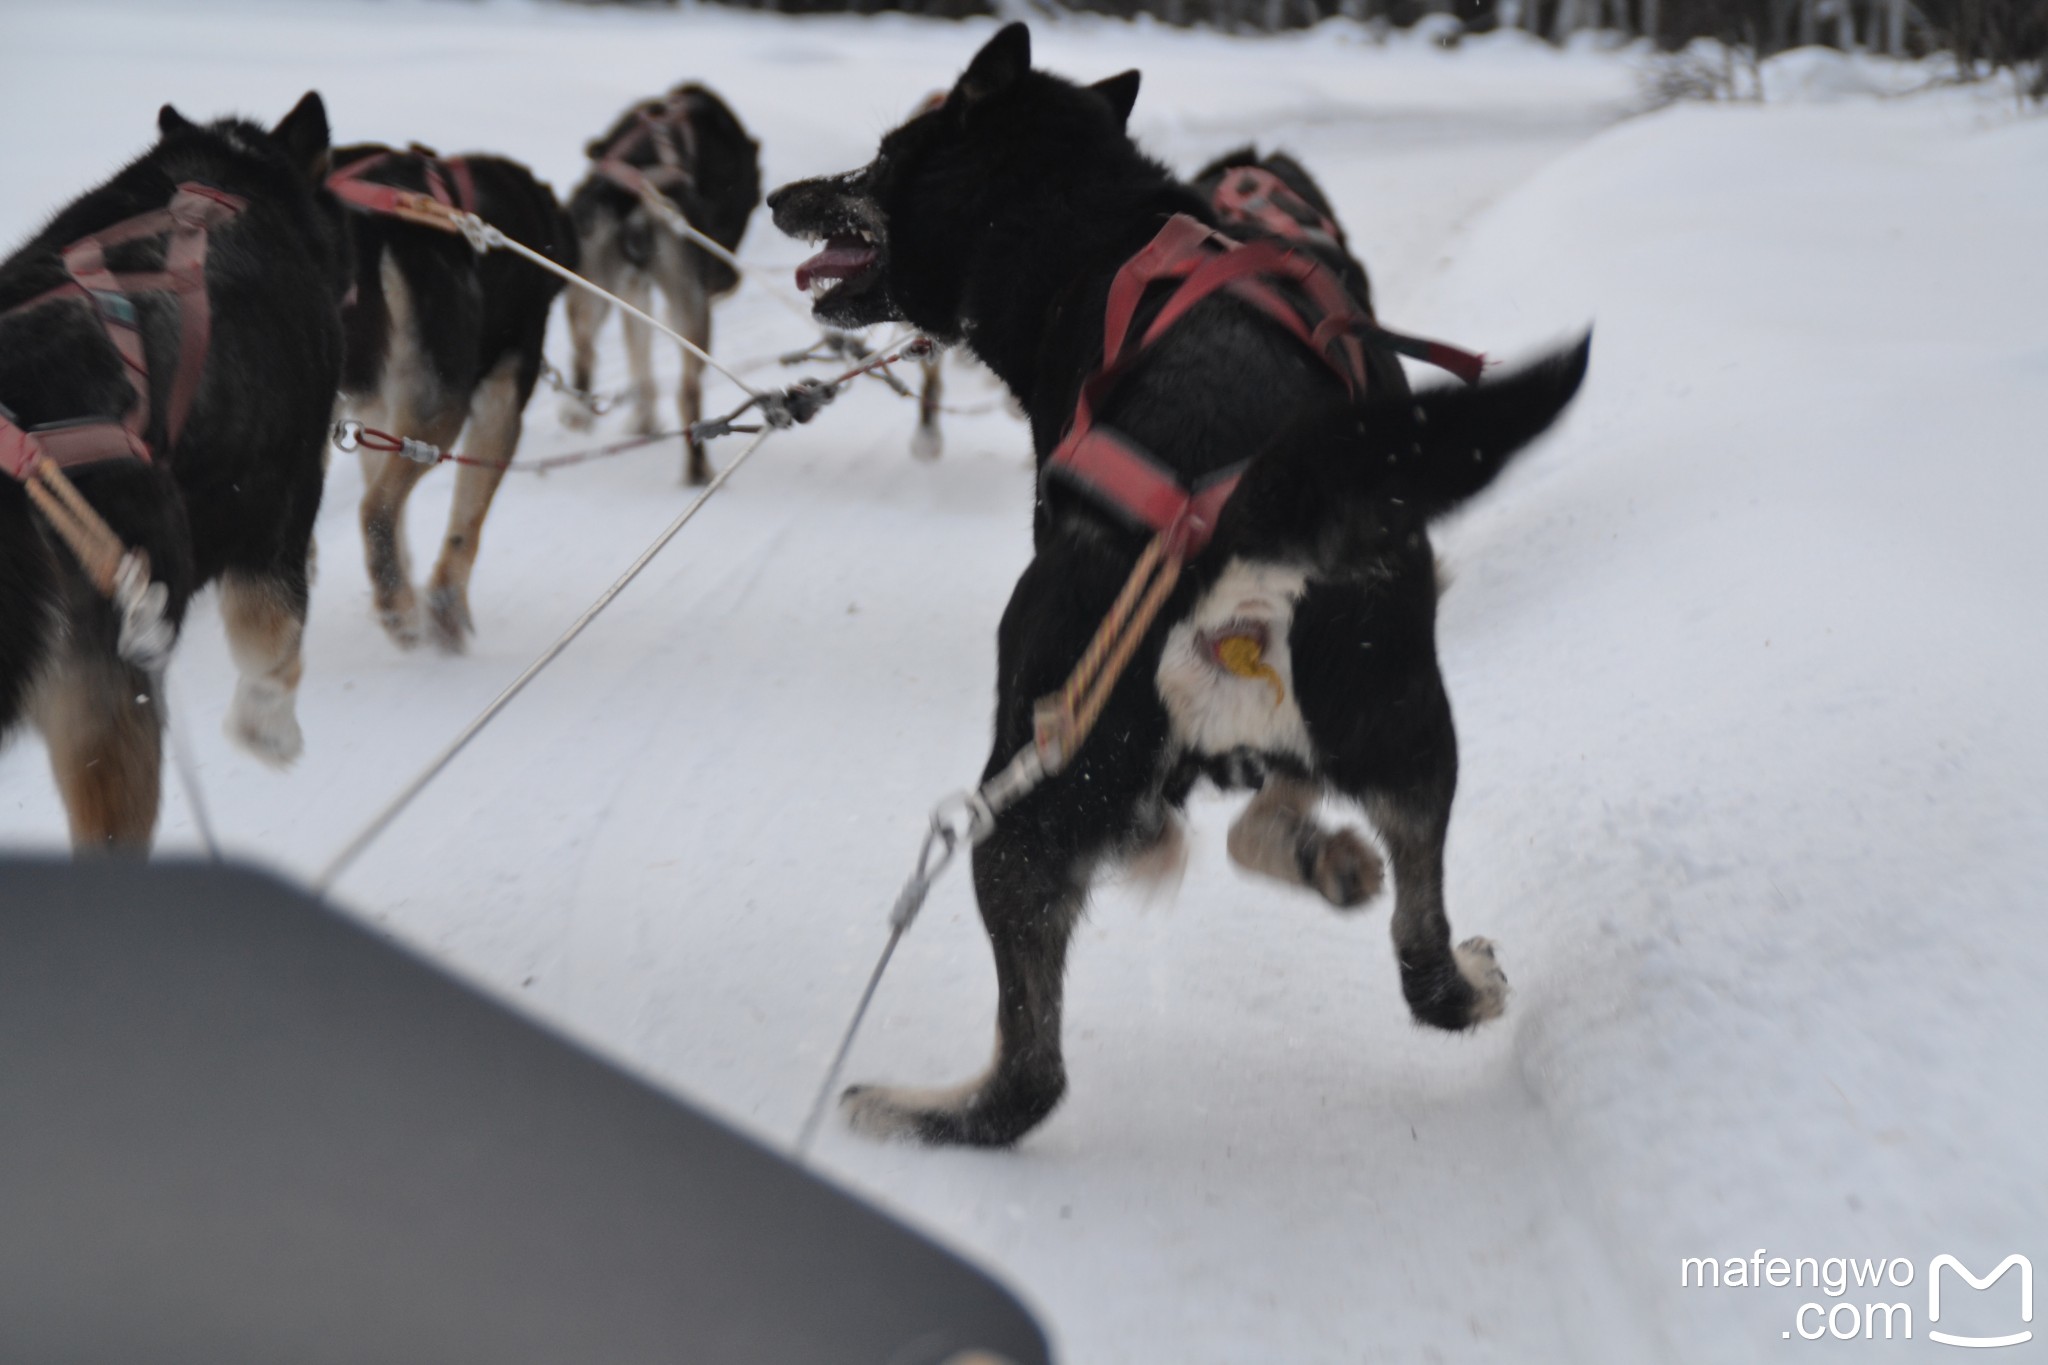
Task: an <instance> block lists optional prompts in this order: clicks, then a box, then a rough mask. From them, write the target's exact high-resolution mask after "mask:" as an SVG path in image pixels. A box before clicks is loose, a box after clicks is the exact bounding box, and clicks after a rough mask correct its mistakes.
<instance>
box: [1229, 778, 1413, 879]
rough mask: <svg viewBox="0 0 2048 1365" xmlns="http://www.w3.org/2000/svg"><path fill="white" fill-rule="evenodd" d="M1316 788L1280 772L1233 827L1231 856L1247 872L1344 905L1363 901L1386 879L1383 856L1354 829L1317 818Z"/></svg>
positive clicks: (1246, 808)
mask: <svg viewBox="0 0 2048 1365" xmlns="http://www.w3.org/2000/svg"><path fill="white" fill-rule="evenodd" d="M1315 800H1316V790H1315V788H1314V787H1312V786H1310V785H1309V784H1308V783H1306V782H1301V781H1297V780H1295V779H1294V778H1290V777H1281V776H1278V775H1275V776H1271V777H1268V778H1267V779H1266V784H1265V785H1264V786H1263V787H1261V788H1259V791H1258V794H1257V795H1256V796H1254V797H1252V799H1251V802H1250V804H1248V805H1247V806H1246V807H1245V808H1244V813H1243V814H1242V815H1240V816H1238V818H1237V820H1236V822H1235V823H1233V824H1232V825H1231V827H1230V844H1229V849H1230V860H1231V861H1232V862H1234V863H1236V864H1237V865H1238V866H1239V867H1241V868H1243V869H1244V870H1245V871H1247V872H1256V873H1258V874H1260V875H1261V876H1266V877H1272V878H1274V879H1275V880H1277V881H1282V882H1286V883H1287V884H1288V885H1290V886H1305V887H1308V888H1310V889H1312V890H1314V891H1315V892H1316V893H1317V894H1318V895H1320V896H1321V897H1322V898H1323V899H1324V900H1326V901H1328V902H1329V903H1330V904H1331V905H1334V906H1336V907H1337V908H1338V909H1340V910H1348V909H1352V908H1354V907H1356V906H1360V905H1363V904H1365V902H1366V901H1368V900H1371V899H1372V898H1373V897H1374V896H1376V895H1378V894H1379V890H1380V887H1381V886H1382V885H1384V884H1385V881H1386V874H1385V869H1384V867H1383V866H1382V865H1381V863H1380V858H1379V855H1378V854H1377V853H1375V852H1373V849H1372V846H1371V845H1370V844H1368V843H1367V842H1366V841H1365V838H1364V836H1362V835H1360V834H1359V833H1358V832H1357V831H1356V830H1350V829H1340V830H1337V831H1336V832H1334V833H1332V832H1330V831H1328V830H1325V829H1323V828H1322V827H1321V826H1320V825H1318V824H1317V823H1316V821H1315V817H1314V814H1313V812H1314V809H1315Z"/></svg>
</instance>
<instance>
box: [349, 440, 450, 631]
mask: <svg viewBox="0 0 2048 1365" xmlns="http://www.w3.org/2000/svg"><path fill="white" fill-rule="evenodd" d="M395 429H396V430H398V431H399V432H401V433H405V434H412V433H414V432H416V433H417V434H418V436H419V439H421V440H423V441H426V442H428V443H429V444H430V445H436V446H439V447H441V448H442V449H444V450H445V449H447V448H448V447H449V446H451V445H453V444H454V443H455V437H456V435H457V434H458V433H460V432H461V430H462V414H461V412H460V411H459V410H458V411H457V412H455V413H454V414H452V415H446V416H442V417H440V418H438V419H436V420H433V421H430V422H423V423H420V424H418V425H417V426H415V425H412V424H409V423H408V424H401V425H398V426H397V427H396V428H395ZM371 465H372V461H371V459H370V458H369V457H368V456H365V457H364V460H363V468H364V473H365V482H366V484H367V485H368V486H367V487H366V488H365V489H364V490H363V505H362V523H363V559H364V562H365V564H366V565H367V566H368V568H369V571H370V593H371V597H372V599H373V601H374V603H375V606H376V610H377V620H378V621H379V623H381V624H382V625H383V627H384V632H385V633H386V634H387V635H389V636H390V637H391V638H392V639H393V640H394V641H395V642H397V644H398V646H399V647H400V648H401V649H411V648H412V647H413V646H414V645H416V644H418V643H419V642H420V613H419V599H418V597H417V595H416V594H415V593H414V592H413V588H412V554H411V551H410V550H409V549H408V548H407V546H406V540H405V502H406V499H407V498H409V497H411V496H412V490H413V487H414V486H415V485H416V484H418V483H419V481H420V479H421V478H422V477H423V476H425V474H426V472H427V470H428V469H429V468H430V467H431V466H428V465H424V464H420V463H418V462H417V461H414V460H408V459H405V458H403V457H402V456H398V455H386V456H384V457H383V463H382V464H381V465H378V466H377V467H376V470H375V473H374V474H371V473H370V469H371Z"/></svg>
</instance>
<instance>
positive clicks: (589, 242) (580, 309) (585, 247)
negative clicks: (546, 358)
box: [561, 216, 619, 431]
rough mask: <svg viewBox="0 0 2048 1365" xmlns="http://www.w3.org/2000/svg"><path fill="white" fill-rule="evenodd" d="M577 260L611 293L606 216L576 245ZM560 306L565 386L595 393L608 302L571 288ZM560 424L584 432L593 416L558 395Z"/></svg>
mask: <svg viewBox="0 0 2048 1365" xmlns="http://www.w3.org/2000/svg"><path fill="white" fill-rule="evenodd" d="M578 247H579V252H580V254H579V259H580V260H581V261H582V262H583V270H584V275H585V277H586V278H588V279H589V280H590V282H591V283H592V284H595V285H596V286H597V287H598V288H600V289H609V290H611V291H612V292H613V293H617V292H618V290H617V289H616V288H615V287H614V286H615V285H616V284H617V281H618V273H619V256H618V228H617V226H616V224H614V223H613V222H612V221H611V219H610V218H609V217H608V216H600V218H599V221H598V223H597V224H596V226H594V227H593V228H592V229H591V231H590V232H589V233H588V234H587V235H585V236H584V238H583V239H582V241H581V242H579V243H578ZM563 307H564V309H565V310H566V311H567V313H568V315H569V345H570V351H571V357H572V358H571V360H570V365H569V383H570V384H571V385H572V386H573V387H575V388H578V389H580V390H582V391H583V392H584V393H591V392H594V390H595V384H596V380H597V336H598V333H599V332H600V331H602V330H603V328H604V320H605V318H606V317H608V316H610V314H611V311H612V305H611V302H610V300H608V299H604V298H600V297H599V296H597V295H596V294H593V293H591V292H590V291H589V290H587V289H571V290H569V291H568V292H567V294H566V295H565V296H564V298H563ZM561 416H562V425H563V426H565V427H567V428H569V429H570V430H571V431H588V430H590V428H591V427H592V426H593V425H595V424H596V421H597V414H595V413H593V412H592V411H591V410H590V409H589V408H588V407H586V406H585V405H584V404H583V403H582V402H580V401H579V400H578V399H577V398H575V397H574V396H573V395H571V394H566V393H565V394H563V395H562V403H561Z"/></svg>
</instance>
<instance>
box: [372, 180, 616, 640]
mask: <svg viewBox="0 0 2048 1365" xmlns="http://www.w3.org/2000/svg"><path fill="white" fill-rule="evenodd" d="M378 153H389V154H390V155H389V158H388V159H387V160H385V161H383V162H382V163H380V164H379V165H378V166H376V167H375V168H374V169H373V170H371V171H370V172H369V173H368V174H367V175H366V176H365V177H364V178H365V179H366V180H369V181H371V182H374V183H377V184H385V185H395V186H398V187H399V188H401V189H409V190H424V189H425V188H426V187H427V184H428V178H427V165H426V157H427V156H429V155H431V153H427V152H425V151H424V150H416V151H409V152H394V151H392V149H390V148H388V147H381V146H376V145H371V144H361V145H357V146H351V147H343V148H337V149H336V151H335V154H334V160H335V165H336V166H338V167H341V168H343V169H346V168H347V167H348V166H349V165H351V164H353V163H355V162H357V161H360V160H362V159H363V158H365V157H368V156H372V155H375V154H378ZM462 159H463V160H464V161H465V162H467V163H468V167H469V173H470V177H471V180H472V182H473V184H474V186H475V191H476V198H477V203H476V205H475V211H476V213H477V214H478V215H479V216H480V217H482V218H483V219H484V221H486V222H488V223H490V224H492V225H493V226H495V227H497V228H499V229H500V230H502V231H503V232H504V233H505V235H506V236H508V237H510V238H512V239H513V240H514V241H516V242H519V243H521V244H523V245H525V246H528V247H531V248H532V249H534V250H535V251H538V252H540V253H541V254H542V255H545V256H546V257H548V258H549V259H550V260H552V261H555V262H556V263H557V264H560V265H563V266H566V267H568V268H570V269H574V268H575V266H576V260H577V256H576V235H575V232H574V230H573V228H572V227H571V225H570V222H569V217H568V215H567V214H566V213H564V212H563V210H562V207H561V205H560V204H559V203H558V202H556V199H555V194H554V191H553V190H551V189H549V188H548V186H547V185H545V184H544V183H542V182H541V181H539V180H537V179H535V178H534V175H533V173H532V172H531V171H529V170H527V169H526V168H525V167H524V166H522V165H520V164H519V163H518V162H515V161H509V160H506V159H505V158H503V157H497V156H488V155H470V156H465V157H463V158H462ZM348 217H349V235H350V237H351V239H352V252H351V258H352V262H353V273H354V285H355V294H354V299H353V301H352V302H351V303H350V304H349V306H348V307H347V308H346V309H345V310H344V311H343V315H342V316H343V324H344V327H345V329H346V332H347V337H348V359H347V363H346V365H345V366H344V368H343V372H342V384H341V390H342V407H343V410H344V411H346V412H348V413H349V414H350V415H352V416H356V417H359V418H361V419H362V420H363V421H364V422H366V423H367V424H368V425H370V426H373V427H376V428H378V429H380V430H384V431H389V432H391V433H393V434H395V435H399V436H410V437H414V438H416V439H419V440H423V441H426V442H429V443H430V444H433V445H436V446H440V447H442V448H443V449H449V448H452V447H453V446H454V445H455V439H456V436H457V434H458V433H461V432H462V431H463V430H464V428H465V426H466V427H467V431H468V434H467V438H466V441H465V444H464V449H463V453H464V455H466V456H467V457H469V458H472V459H475V460H478V461H481V462H482V463H480V464H473V465H472V464H465V465H461V466H459V467H458V471H457V474H456V484H455V499H454V504H453V506H452V507H451V508H450V510H449V517H448V530H447V533H446V536H445V537H444V539H443V542H442V548H441V554H440V557H439V559H438V561H437V562H436V564H435V566H434V572H433V576H432V577H431V578H430V579H429V580H428V586H427V611H426V628H427V630H428V631H429V632H430V633H431V635H432V637H433V640H434V642H435V643H436V644H438V645H439V646H441V647H442V648H443V649H445V650H448V651H450V652H459V651H461V650H462V648H463V647H464V645H465V642H466V640H467V637H468V636H469V635H470V634H471V633H472V631H473V630H474V629H475V627H474V625H473V624H472V621H471V617H470V611H469V577H470V571H471V569H472V568H473V567H474V565H475V563H476V553H477V547H478V542H479V540H480V538H481V536H482V534H483V522H484V516H485V514H486V513H487V512H489V510H490V505H491V499H492V497H493V496H494V495H495V494H496V493H497V489H498V485H499V483H500V482H502V481H503V479H504V468H503V466H504V465H505V464H506V463H508V462H510V460H511V459H512V457H513V455H514V454H515V453H516V452H517V450H518V447H519V434H520V427H521V420H522V415H523V414H524V413H525V411H526V404H527V400H528V399H529V398H531V397H532V396H533V386H534V384H535V382H536V381H537V380H538V379H539V378H540V367H541V361H542V359H543V349H544V347H545V344H546V341H547V328H548V312H549V310H550V309H551V308H552V307H553V305H554V300H555V295H556V294H558V293H560V292H561V290H562V282H561V280H560V279H559V278H558V277H556V276H555V275H552V274H550V273H549V272H547V271H545V270H543V269H541V268H540V267H539V266H537V265H534V264H533V263H532V262H530V261H526V260H522V259H520V258H519V257H518V256H515V255H513V254H512V253H511V252H508V251H492V252H487V253H485V254H483V255H481V256H479V255H478V254H477V253H476V252H475V251H473V250H471V249H470V247H469V244H468V243H467V242H466V241H465V240H464V239H463V238H462V237H460V236H456V235H453V234H450V233H446V232H441V231H438V230H436V229H434V228H430V227H425V226H421V225H419V224H416V223H410V222H406V221H405V220H403V219H400V218H395V217H391V216H388V215H384V214H376V213H359V212H354V213H350V214H349V215H348ZM426 469H427V467H426V466H424V465H420V464H416V463H414V462H413V461H410V460H406V459H402V458H400V457H399V456H397V455H388V454H382V453H379V452H375V451H367V450H366V451H365V452H364V453H363V484H364V491H363V504H362V525H363V553H364V558H365V560H366V561H367V563H368V567H369V572H370V585H371V589H372V592H373V594H374V597H375V602H376V609H377V615H378V619H379V620H380V621H381V622H382V623H383V625H384V629H385V630H386V631H387V632H388V633H389V634H390V635H391V637H392V639H393V640H395V641H397V642H398V644H399V645H401V646H403V647H406V648H410V647H411V646H413V645H415V644H418V643H419V640H420V634H421V622H420V610H419V602H418V597H417V596H416V594H415V593H414V591H413V586H412V574H411V569H410V563H409V557H408V554H407V549H406V543H405V501H406V499H407V497H409V496H410V495H411V493H412V490H413V487H414V485H416V484H417V483H418V482H419V480H420V477H421V475H423V474H424V473H425V472H426Z"/></svg>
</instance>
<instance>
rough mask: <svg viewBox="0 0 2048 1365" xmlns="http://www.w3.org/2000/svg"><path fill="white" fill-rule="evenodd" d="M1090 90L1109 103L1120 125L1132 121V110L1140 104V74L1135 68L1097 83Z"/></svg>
mask: <svg viewBox="0 0 2048 1365" xmlns="http://www.w3.org/2000/svg"><path fill="white" fill-rule="evenodd" d="M1088 88H1089V89H1090V90H1093V91H1094V92H1095V93H1096V94H1098V95H1100V96H1102V97H1103V98H1104V99H1106V100H1108V101H1109V107H1110V108H1111V109H1112V110H1113V111H1115V113H1116V121H1117V122H1118V123H1129V122H1130V121H1131V109H1132V107H1133V106H1134V105H1136V104H1137V102H1138V72H1137V69H1136V68H1135V67H1134V68H1132V69H1131V70H1129V71H1125V72H1121V73H1119V74H1118V75H1115V76H1111V77H1110V78H1109V79H1108V80H1104V81H1097V82H1095V84H1093V85H1091V86H1089V87H1088Z"/></svg>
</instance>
